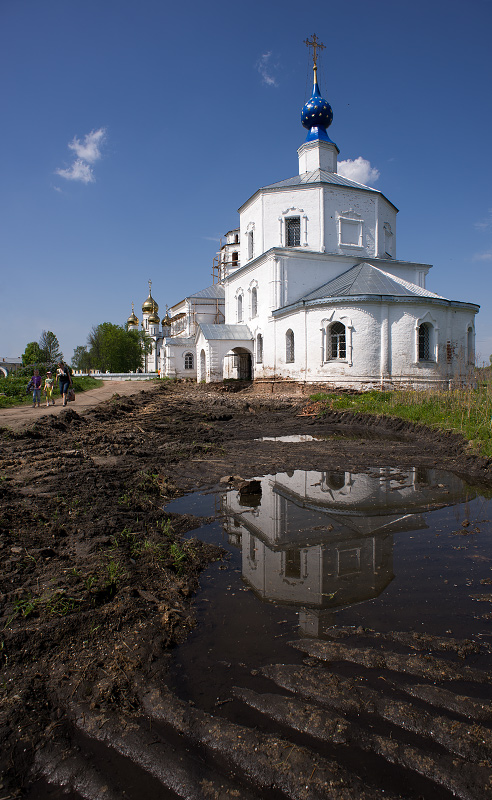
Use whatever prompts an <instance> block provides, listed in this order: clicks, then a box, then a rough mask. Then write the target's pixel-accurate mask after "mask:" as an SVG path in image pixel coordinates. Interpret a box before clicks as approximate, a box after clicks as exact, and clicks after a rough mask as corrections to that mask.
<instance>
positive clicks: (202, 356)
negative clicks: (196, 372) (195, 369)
mask: <svg viewBox="0 0 492 800" xmlns="http://www.w3.org/2000/svg"><path fill="white" fill-rule="evenodd" d="M206 377H207V359H206V356H205V350H202V351H201V352H200V380H202V381H204V380H205V379H206Z"/></svg>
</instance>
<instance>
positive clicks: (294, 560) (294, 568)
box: [284, 550, 301, 579]
mask: <svg viewBox="0 0 492 800" xmlns="http://www.w3.org/2000/svg"><path fill="white" fill-rule="evenodd" d="M284 575H285V577H286V578H298V579H299V578H300V577H301V551H300V550H286V552H285V572H284Z"/></svg>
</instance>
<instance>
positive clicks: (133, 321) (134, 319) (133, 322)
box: [127, 303, 138, 325]
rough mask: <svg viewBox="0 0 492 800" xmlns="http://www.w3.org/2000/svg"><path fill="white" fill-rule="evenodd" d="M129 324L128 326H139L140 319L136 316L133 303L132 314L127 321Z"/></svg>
mask: <svg viewBox="0 0 492 800" xmlns="http://www.w3.org/2000/svg"><path fill="white" fill-rule="evenodd" d="M127 324H128V325H138V317H137V315H136V314H135V311H134V308H133V303H132V313H131V314H130V316H129V317H128V319H127Z"/></svg>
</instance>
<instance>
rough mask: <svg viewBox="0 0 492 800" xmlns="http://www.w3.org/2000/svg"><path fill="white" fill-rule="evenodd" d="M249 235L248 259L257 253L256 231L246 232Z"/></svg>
mask: <svg viewBox="0 0 492 800" xmlns="http://www.w3.org/2000/svg"><path fill="white" fill-rule="evenodd" d="M246 237H247V244H248V261H249V260H251V259H252V258H253V257H254V254H255V241H254V231H253V230H251V231H248V232H247V234H246Z"/></svg>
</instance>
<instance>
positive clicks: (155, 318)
mask: <svg viewBox="0 0 492 800" xmlns="http://www.w3.org/2000/svg"><path fill="white" fill-rule="evenodd" d="M156 306H157V303H156ZM147 320H148V322H149V324H150V325H158V324H159V322H160V320H159V314H158V313H157V309H156V311H153V312H152V313H151V314H149V316H148V317H147Z"/></svg>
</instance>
